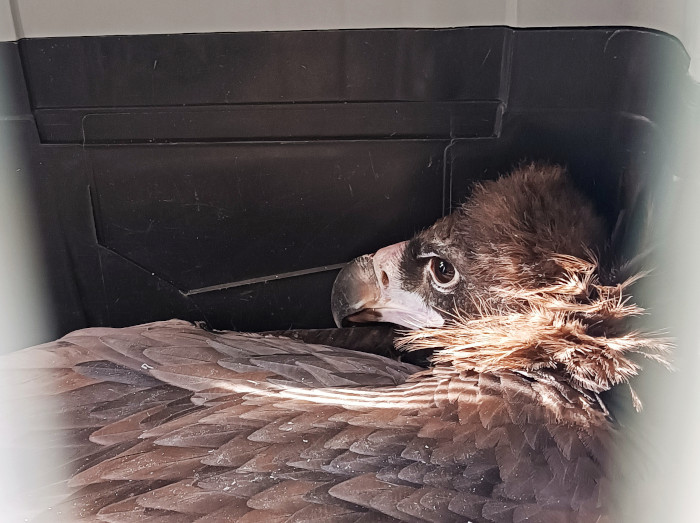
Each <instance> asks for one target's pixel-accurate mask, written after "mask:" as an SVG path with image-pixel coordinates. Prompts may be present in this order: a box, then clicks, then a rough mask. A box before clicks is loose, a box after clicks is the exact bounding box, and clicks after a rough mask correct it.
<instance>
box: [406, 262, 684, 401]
mask: <svg viewBox="0 0 700 523" xmlns="http://www.w3.org/2000/svg"><path fill="white" fill-rule="evenodd" d="M551 259H552V260H553V261H554V262H555V263H557V264H558V265H559V266H560V267H561V269H562V277H561V278H560V279H559V280H558V281H556V282H555V283H553V284H551V285H548V286H544V287H539V288H531V289H527V288H522V287H518V286H513V285H507V284H500V285H498V286H495V287H493V288H491V289H490V292H491V294H492V295H494V296H498V297H499V298H502V300H494V301H497V302H498V305H497V306H496V305H490V304H489V302H490V301H491V300H488V301H484V300H481V301H480V302H479V303H478V304H476V305H478V307H477V309H478V311H479V313H478V314H477V315H472V316H466V315H461V314H459V313H457V314H455V315H453V318H452V320H450V321H448V322H447V324H446V325H445V326H444V327H441V328H437V329H429V328H428V329H420V330H416V331H410V332H406V333H404V334H403V336H402V337H401V338H400V339H399V340H398V341H397V346H398V347H399V348H401V349H404V350H419V349H435V350H436V351H435V353H434V355H433V361H434V363H435V364H436V365H447V366H451V367H454V368H455V369H456V370H458V371H466V370H474V371H476V372H499V371H508V370H510V371H520V372H533V371H541V370H547V371H548V372H555V373H556V374H558V375H559V376H560V377H562V378H564V379H565V380H567V381H568V382H569V383H570V384H571V385H572V386H573V387H575V388H576V389H578V390H580V391H582V392H590V393H599V392H602V391H605V390H608V389H610V388H611V387H612V386H614V385H617V384H619V383H629V379H630V378H631V377H633V376H635V375H637V374H638V372H639V370H640V365H639V364H638V363H636V362H635V361H633V360H632V359H631V358H630V356H632V355H633V354H639V355H641V356H643V357H645V358H648V359H651V360H654V361H657V362H659V363H661V364H663V365H665V366H666V367H670V363H669V356H670V352H671V349H672V343H671V341H670V340H669V339H667V338H664V337H661V336H660V335H659V334H658V333H650V332H644V331H640V330H633V329H631V328H630V327H629V320H630V319H631V318H633V317H635V316H639V315H641V314H643V312H644V309H642V308H641V307H639V306H637V305H636V304H634V303H631V302H630V297H629V296H628V295H627V293H626V290H627V288H628V287H629V286H630V285H632V283H634V282H635V281H637V280H638V279H639V278H640V277H642V276H644V274H638V275H636V276H634V277H632V278H629V279H628V280H626V281H624V282H622V283H620V284H617V285H603V284H601V283H600V281H599V278H598V262H597V260H596V259H595V257H594V256H593V255H591V256H590V260H588V261H587V260H583V259H580V258H577V257H574V256H563V255H556V254H552V255H551ZM504 304H505V305H504ZM632 397H633V401H634V404H635V407H636V408H637V409H639V408H641V403H640V402H639V399H638V398H637V396H636V394H635V393H634V391H632Z"/></svg>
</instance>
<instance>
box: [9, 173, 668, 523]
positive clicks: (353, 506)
mask: <svg viewBox="0 0 700 523" xmlns="http://www.w3.org/2000/svg"><path fill="white" fill-rule="evenodd" d="M564 176H565V175H564V172H563V170H562V169H560V168H558V167H551V166H550V167H542V166H526V167H523V168H521V169H520V170H519V171H516V172H515V173H514V174H513V175H512V176H511V177H510V178H504V179H503V180H502V181H498V182H492V183H491V184H487V185H484V186H483V187H482V188H479V189H477V190H476V191H475V193H474V196H473V197H472V199H470V200H469V201H468V202H467V204H465V206H464V207H462V208H461V209H460V210H459V211H458V212H457V213H456V214H454V215H452V217H448V218H446V219H445V220H443V221H441V222H438V224H436V225H435V226H433V227H432V228H430V229H428V230H426V231H424V232H422V233H419V234H418V235H417V236H416V237H415V238H414V239H413V240H411V241H410V242H407V243H405V244H400V246H398V247H396V246H395V247H393V248H392V249H393V250H391V251H384V253H383V254H381V253H382V251H379V252H378V253H377V254H375V255H374V257H369V258H367V257H365V258H362V259H360V260H359V261H358V262H356V263H354V264H351V265H350V266H349V267H348V268H347V269H344V271H343V272H342V273H341V275H340V276H339V279H338V282H337V283H336V288H335V290H334V298H333V301H334V315H335V317H336V319H337V320H338V321H339V322H345V321H346V320H347V319H348V318H349V319H350V321H366V320H367V319H382V315H383V314H388V315H389V316H390V317H391V318H392V321H396V322H397V323H400V322H401V321H402V319H403V320H405V322H406V326H408V327H417V328H416V330H413V331H411V332H409V333H407V334H406V336H405V337H404V338H403V340H402V341H400V342H399V343H400V344H401V345H403V346H404V348H406V349H409V350H410V349H418V348H431V349H434V350H435V353H434V356H433V365H432V366H431V367H430V368H428V369H422V368H419V367H416V366H413V365H409V364H406V363H401V362H397V361H393V360H390V359H387V358H384V357H381V356H376V355H373V354H367V353H362V352H356V351H351V350H345V349H339V348H336V347H328V346H324V345H314V344H306V343H303V342H300V341H295V340H291V339H289V338H284V337H276V336H266V335H259V334H243V333H235V332H210V331H206V330H203V329H201V328H199V327H198V326H195V325H192V324H190V323H188V322H183V321H179V320H172V321H167V322H159V323H152V324H146V325H140V326H134V327H128V328H124V329H108V328H92V329H85V330H81V331H76V332H74V333H71V334H69V335H67V336H65V337H64V338H62V339H60V340H58V341H56V342H53V343H49V344H46V345H43V346H38V347H34V348H31V349H27V350H25V351H20V352H17V353H15V354H12V355H10V356H9V357H8V358H6V359H5V361H4V365H3V366H4V368H5V370H6V371H7V369H10V370H9V373H8V374H11V377H13V378H14V379H15V380H17V381H18V382H19V383H20V384H21V386H22V391H23V392H22V393H21V394H20V395H22V394H30V395H34V396H41V395H45V396H48V397H51V398H52V399H53V401H54V403H53V404H48V405H49V406H48V407H46V406H45V407H39V408H38V409H37V410H36V411H35V412H28V413H27V416H28V417H30V418H31V419H32V420H36V422H35V427H34V429H35V430H37V431H51V433H52V434H55V436H56V441H60V442H62V443H60V444H58V445H57V446H59V447H61V451H62V453H63V454H62V455H63V460H64V467H65V473H66V475H67V476H69V477H70V479H68V480H67V483H66V488H65V495H64V497H63V498H62V499H60V500H58V501H57V502H56V503H55V504H54V505H53V506H52V510H51V511H50V515H49V516H44V517H48V518H49V520H50V521H60V520H61V517H64V518H65V520H66V521H74V520H79V521H109V522H124V523H126V522H137V521H138V522H146V521H147V522H181V521H182V522H194V521H197V522H200V523H204V522H213V521H241V522H244V523H250V522H258V521H259V522H262V521H265V522H275V521H280V522H282V521H285V522H311V521H319V522H320V521H333V522H339V523H340V522H374V521H380V522H381V521H387V522H388V521H408V522H416V521H435V522H446V521H474V522H524V521H528V522H535V521H541V522H558V521H561V522H569V521H572V522H575V521H581V522H589V521H592V522H598V521H607V520H608V518H609V510H610V499H609V497H610V493H609V490H610V489H609V487H610V484H611V482H612V481H613V477H614V471H613V470H612V468H611V466H610V456H611V454H612V452H613V450H612V448H613V440H614V435H615V432H616V430H617V429H616V428H615V425H614V423H613V421H612V420H611V417H610V416H609V413H608V412H607V410H606V408H605V406H604V404H603V402H602V401H601V400H600V398H599V396H598V394H599V393H600V392H602V391H605V390H608V389H609V388H611V387H612V386H613V385H615V384H618V383H624V382H626V381H627V380H628V379H629V378H630V377H631V376H633V375H634V374H635V373H636V372H637V371H638V370H639V365H638V364H637V363H635V362H634V361H633V360H631V359H630V358H629V355H630V354H633V353H639V354H642V355H644V356H648V357H651V358H653V359H656V360H659V361H664V359H665V354H666V352H667V351H668V348H669V347H668V343H667V342H665V341H664V340H660V339H657V338H654V337H652V336H649V335H645V334H643V333H641V332H638V331H635V330H631V329H629V328H628V327H627V326H626V325H627V323H626V322H627V320H628V319H629V317H630V316H634V315H637V314H639V313H640V312H641V309H639V308H638V307H636V306H634V305H633V304H631V303H630V302H629V301H628V298H627V289H628V287H629V285H630V284H631V283H632V281H633V280H628V281H624V282H618V283H614V282H613V283H610V282H602V281H601V278H600V277H599V266H598V262H597V260H596V259H595V257H594V256H593V255H592V254H591V253H592V250H591V249H592V248H593V247H594V246H593V245H591V243H594V241H597V239H598V238H600V236H601V231H602V225H601V223H600V222H599V221H598V219H597V218H595V215H594V213H593V211H592V210H591V208H590V206H588V204H587V203H585V201H584V200H583V199H582V197H580V196H578V194H577V193H575V192H574V191H573V190H572V189H570V188H569V186H568V185H567V182H566V180H565V178H564ZM509 199H510V200H509ZM528 202H529V203H528ZM479 210H481V211H482V212H483V213H485V214H484V215H480V214H479ZM509 212H510V214H509ZM479 216H480V217H481V218H479ZM484 216H486V218H484ZM482 218H483V219H482ZM470 220H471V221H472V225H471V226H470V225H469V221H470ZM586 220H589V223H586ZM491 229H493V231H491ZM489 231H490V232H489ZM562 231H565V237H563V238H562V237H561V235H562ZM459 246H461V247H459ZM499 274H500V276H499ZM408 295H410V296H411V297H410V298H407V296H408ZM392 300H395V301H392ZM397 303H398V305H397ZM389 310H391V312H390V313H387V312H386V311H389ZM397 311H398V312H397ZM397 319H398V321H397ZM421 322H422V323H421ZM6 377H7V376H6ZM18 386H19V385H18ZM51 405H53V406H51ZM42 409H53V410H56V411H57V413H58V418H59V420H60V424H59V426H58V427H57V428H56V427H52V426H51V425H49V424H46V423H44V419H45V418H47V416H46V415H47V414H48V412H46V411H45V410H42ZM40 518H41V516H40Z"/></svg>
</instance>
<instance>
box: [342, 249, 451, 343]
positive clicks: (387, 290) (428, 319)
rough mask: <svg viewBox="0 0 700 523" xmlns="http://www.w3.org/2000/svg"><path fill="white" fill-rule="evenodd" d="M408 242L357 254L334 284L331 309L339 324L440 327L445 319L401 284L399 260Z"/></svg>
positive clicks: (411, 327) (412, 327)
mask: <svg viewBox="0 0 700 523" xmlns="http://www.w3.org/2000/svg"><path fill="white" fill-rule="evenodd" d="M407 245H408V242H402V243H396V244H394V245H390V246H388V247H384V248H383V249H380V250H378V251H377V252H376V253H374V254H366V255H365V256H360V257H359V258H355V259H354V260H353V261H351V262H350V263H349V264H347V265H346V266H345V267H344V268H343V270H341V271H340V273H339V274H338V277H337V278H336V279H335V283H334V284H333V292H332V294H331V310H332V311H333V319H334V320H335V324H336V325H337V326H338V327H342V326H346V325H347V324H349V323H364V322H375V321H383V322H389V323H395V324H397V325H401V326H403V327H408V328H410V329H418V328H421V327H440V326H442V325H443V324H444V322H445V321H444V319H443V318H442V316H440V315H439V314H438V313H437V312H436V311H435V309H433V308H432V307H430V305H428V304H427V303H426V302H425V300H424V299H423V298H422V297H421V296H420V295H419V294H417V293H413V292H409V291H407V290H405V289H403V288H402V286H401V281H402V278H401V271H400V263H401V258H402V256H403V253H404V250H405V249H406V246H407Z"/></svg>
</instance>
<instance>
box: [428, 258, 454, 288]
mask: <svg viewBox="0 0 700 523" xmlns="http://www.w3.org/2000/svg"><path fill="white" fill-rule="evenodd" d="M431 263H432V267H431V268H432V269H433V274H434V275H435V279H436V280H437V281H438V282H440V283H449V282H451V281H452V279H453V278H454V277H455V268H454V266H453V265H452V264H451V263H450V262H448V261H446V260H443V259H442V258H433V259H432V260H431Z"/></svg>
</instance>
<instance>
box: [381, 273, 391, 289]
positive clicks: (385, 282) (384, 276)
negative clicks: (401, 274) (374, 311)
mask: <svg viewBox="0 0 700 523" xmlns="http://www.w3.org/2000/svg"><path fill="white" fill-rule="evenodd" d="M382 285H384V287H388V286H389V275H388V274H387V273H386V271H382Z"/></svg>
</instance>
